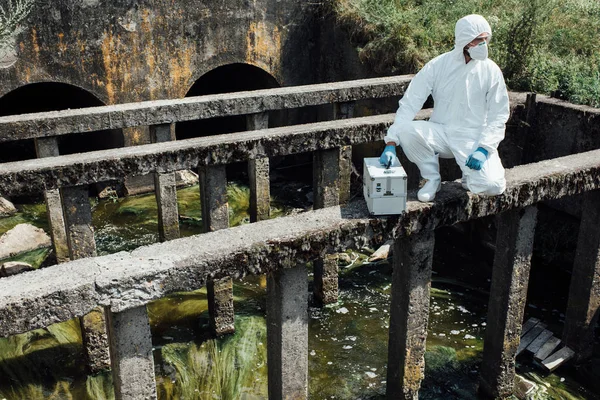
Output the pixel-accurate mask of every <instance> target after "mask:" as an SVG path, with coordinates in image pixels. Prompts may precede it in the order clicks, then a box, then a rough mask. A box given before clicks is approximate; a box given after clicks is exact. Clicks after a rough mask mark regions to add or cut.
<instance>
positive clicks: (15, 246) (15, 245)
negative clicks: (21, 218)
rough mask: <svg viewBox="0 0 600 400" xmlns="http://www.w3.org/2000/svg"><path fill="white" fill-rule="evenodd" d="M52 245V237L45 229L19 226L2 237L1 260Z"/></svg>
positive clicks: (0, 242) (0, 241) (25, 225)
mask: <svg viewBox="0 0 600 400" xmlns="http://www.w3.org/2000/svg"><path fill="white" fill-rule="evenodd" d="M51 245H52V242H51V240H50V236H48V235H47V234H46V232H44V230H43V229H40V228H36V227H35V226H33V225H31V224H19V225H17V226H15V227H14V228H12V229H11V230H10V231H8V232H6V233H5V234H4V235H2V236H1V237H0V260H1V259H4V258H8V257H13V256H16V255H17V254H20V253H25V252H27V251H32V250H37V249H40V248H42V247H50V246H51Z"/></svg>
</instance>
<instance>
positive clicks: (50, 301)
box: [0, 150, 600, 337]
mask: <svg viewBox="0 0 600 400" xmlns="http://www.w3.org/2000/svg"><path fill="white" fill-rule="evenodd" d="M40 161H41V160H40ZM507 178H508V187H507V190H506V192H505V193H504V194H503V195H502V196H497V197H492V198H485V197H479V196H477V195H472V194H470V193H468V192H465V191H464V190H463V189H462V188H461V187H460V183H459V182H445V183H444V184H443V187H442V190H441V191H440V193H439V195H438V197H437V200H436V202H434V203H419V202H416V201H410V202H409V203H408V210H407V212H406V213H405V214H404V215H402V216H393V217H388V218H373V219H371V218H369V216H368V213H367V209H366V206H365V204H364V202H363V201H362V199H358V200H357V201H355V202H352V203H350V204H349V205H348V206H347V207H342V208H340V207H329V208H325V209H321V210H315V211H311V212H306V213H303V214H300V215H294V216H289V217H282V218H276V219H272V220H267V221H260V222H256V223H254V224H249V225H242V226H239V227H235V228H230V229H226V230H220V231H215V232H211V233H206V234H203V235H197V236H193V237H189V238H183V239H176V240H172V241H169V242H165V243H159V244H154V245H150V246H145V247H140V248H138V249H136V250H134V251H132V252H130V253H126V252H122V253H117V254H113V255H109V256H103V257H96V258H88V259H82V260H78V261H74V262H69V263H65V264H61V265H57V266H53V267H50V268H46V269H42V270H39V271H31V272H27V273H24V274H21V275H17V276H13V277H9V278H5V279H2V280H0V337H2V336H8V335H13V334H16V333H21V332H25V331H28V330H31V329H35V328H40V327H45V326H48V325H50V324H52V323H56V322H60V321H65V320H67V319H70V318H73V317H77V316H81V315H83V314H85V313H86V312H88V311H90V310H92V309H93V308H94V307H96V306H98V305H103V306H108V307H110V309H111V310H112V311H113V312H120V311H123V310H128V309H132V308H135V307H139V306H141V305H144V304H147V303H149V302H150V301H153V300H156V299H158V298H161V297H163V296H165V295H167V294H169V293H172V292H175V291H187V290H194V289H198V288H200V287H202V286H203V285H205V283H206V281H207V279H208V278H220V277H224V276H231V277H233V278H234V279H237V278H241V277H243V276H244V275H247V274H260V273H264V272H268V271H271V270H273V269H274V268H279V267H280V266H282V267H284V268H288V267H294V266H295V265H296V262H304V261H308V260H312V259H314V258H316V257H318V256H320V255H321V254H323V252H324V251H327V252H336V251H341V250H344V249H346V248H354V249H359V248H361V247H364V246H374V245H375V244H380V243H383V242H384V241H385V240H387V239H388V238H390V237H400V236H403V235H411V234H413V233H416V232H419V231H421V230H423V229H435V228H436V227H438V226H443V225H452V224H455V223H458V222H462V221H466V220H470V219H474V218H479V217H484V216H487V215H493V214H497V213H500V212H503V211H507V210H510V209H513V208H518V207H525V206H528V205H532V204H535V203H537V202H539V201H546V200H552V199H557V198H561V197H564V196H570V195H575V194H580V193H583V192H587V191H590V190H594V189H598V188H600V150H595V151H590V152H587V153H582V154H577V155H572V156H567V157H562V158H557V159H553V160H548V161H543V162H539V163H536V164H529V165H523V166H519V167H515V168H513V169H511V170H508V171H507ZM412 196H413V197H412V198H413V199H414V193H413V194H412Z"/></svg>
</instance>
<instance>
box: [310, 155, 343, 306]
mask: <svg viewBox="0 0 600 400" xmlns="http://www.w3.org/2000/svg"><path fill="white" fill-rule="evenodd" d="M339 156H340V149H330V150H322V151H315V152H314V153H313V193H314V204H313V208H314V209H318V208H324V207H332V206H336V205H338V204H339V191H338V184H339V180H338V178H339ZM313 265H314V269H313V272H314V298H315V300H316V301H317V304H320V305H324V304H331V303H335V302H337V299H338V266H337V260H334V259H333V258H332V257H328V256H324V257H319V258H317V259H315V260H314V262H313Z"/></svg>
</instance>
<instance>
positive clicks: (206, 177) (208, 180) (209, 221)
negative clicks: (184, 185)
mask: <svg viewBox="0 0 600 400" xmlns="http://www.w3.org/2000/svg"><path fill="white" fill-rule="evenodd" d="M198 172H199V174H198V175H199V177H198V178H199V181H200V202H201V203H202V223H203V225H204V230H205V231H206V232H213V231H216V230H219V229H227V228H229V205H228V203H227V174H226V172H225V165H214V166H208V167H201V168H199V169H198Z"/></svg>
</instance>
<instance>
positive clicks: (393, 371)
mask: <svg viewBox="0 0 600 400" xmlns="http://www.w3.org/2000/svg"><path fill="white" fill-rule="evenodd" d="M434 243H435V235H434V232H433V231H422V232H420V233H419V234H416V235H411V236H408V237H406V238H402V239H398V240H396V241H395V243H394V267H393V268H394V272H393V277H392V301H391V306H390V331H389V345H388V369H387V371H388V372H387V387H386V397H387V398H388V399H405V400H409V399H410V400H418V398H419V388H420V387H421V381H422V380H423V376H424V371H425V341H426V339H427V323H428V321H429V296H430V295H429V291H430V288H431V265H432V260H433V247H434Z"/></svg>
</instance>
